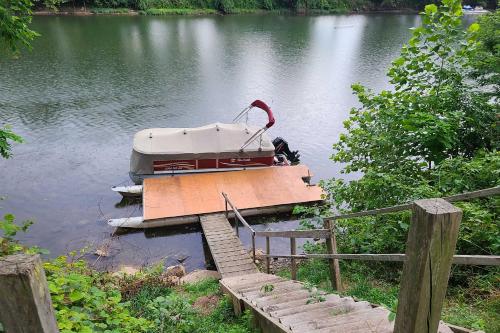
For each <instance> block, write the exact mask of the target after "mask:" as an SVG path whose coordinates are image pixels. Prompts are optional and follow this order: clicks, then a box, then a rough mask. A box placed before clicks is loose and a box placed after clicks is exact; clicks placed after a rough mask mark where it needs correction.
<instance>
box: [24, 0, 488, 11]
mask: <svg viewBox="0 0 500 333" xmlns="http://www.w3.org/2000/svg"><path fill="white" fill-rule="evenodd" d="M33 2H34V5H35V8H36V10H38V11H46V10H50V11H57V10H61V11H62V10H65V11H66V10H69V11H74V10H77V11H79V10H89V9H90V10H92V9H97V10H95V12H96V13H122V12H123V13H126V12H127V10H128V9H133V10H138V11H143V12H146V13H148V11H151V10H153V12H151V13H149V14H155V13H156V11H158V13H164V14H203V13H220V14H236V13H251V12H266V11H277V12H291V13H309V14H311V13H350V12H370V11H390V10H408V11H411V10H421V9H423V7H424V6H425V5H426V4H430V3H438V1H432V0H35V1H33ZM463 4H464V5H465V4H467V5H471V6H482V7H485V8H495V7H496V0H466V1H463ZM99 8H101V9H121V11H120V10H118V11H116V10H115V11H106V10H104V11H99Z"/></svg>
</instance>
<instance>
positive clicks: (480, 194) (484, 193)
mask: <svg viewBox="0 0 500 333" xmlns="http://www.w3.org/2000/svg"><path fill="white" fill-rule="evenodd" d="M498 194H500V186H496V187H491V188H487V189H483V190H478V191H472V192H466V193H462V194H456V195H451V196H448V197H444V198H442V199H443V200H446V201H448V202H456V201H464V200H470V199H476V198H484V197H489V196H494V195H498ZM412 205H413V203H407V204H402V205H396V206H392V207H385V208H378V209H371V210H365V211H362V212H357V213H349V214H342V215H334V216H329V217H325V218H323V219H324V220H341V219H350V218H355V217H362V216H373V215H378V214H388V213H396V212H401V211H405V210H410V209H411V207H412Z"/></svg>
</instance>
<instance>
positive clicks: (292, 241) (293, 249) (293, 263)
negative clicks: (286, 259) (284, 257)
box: [290, 237, 297, 280]
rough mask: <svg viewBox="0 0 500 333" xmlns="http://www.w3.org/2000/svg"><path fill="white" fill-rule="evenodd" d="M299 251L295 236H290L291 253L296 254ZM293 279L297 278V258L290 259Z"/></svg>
mask: <svg viewBox="0 0 500 333" xmlns="http://www.w3.org/2000/svg"><path fill="white" fill-rule="evenodd" d="M296 252H297V246H296V244H295V238H293V237H292V238H290V254H291V255H292V256H294V255H295V254H296ZM290 264H291V273H292V280H297V262H296V259H295V258H292V259H291V260H290Z"/></svg>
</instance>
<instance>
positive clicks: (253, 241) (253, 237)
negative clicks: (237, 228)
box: [252, 232, 255, 263]
mask: <svg viewBox="0 0 500 333" xmlns="http://www.w3.org/2000/svg"><path fill="white" fill-rule="evenodd" d="M252 258H253V262H254V263H255V232H252Z"/></svg>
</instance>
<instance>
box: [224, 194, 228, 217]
mask: <svg viewBox="0 0 500 333" xmlns="http://www.w3.org/2000/svg"><path fill="white" fill-rule="evenodd" d="M224 202H225V203H226V210H225V212H226V219H227V218H228V217H229V212H228V211H227V199H226V198H224Z"/></svg>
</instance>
